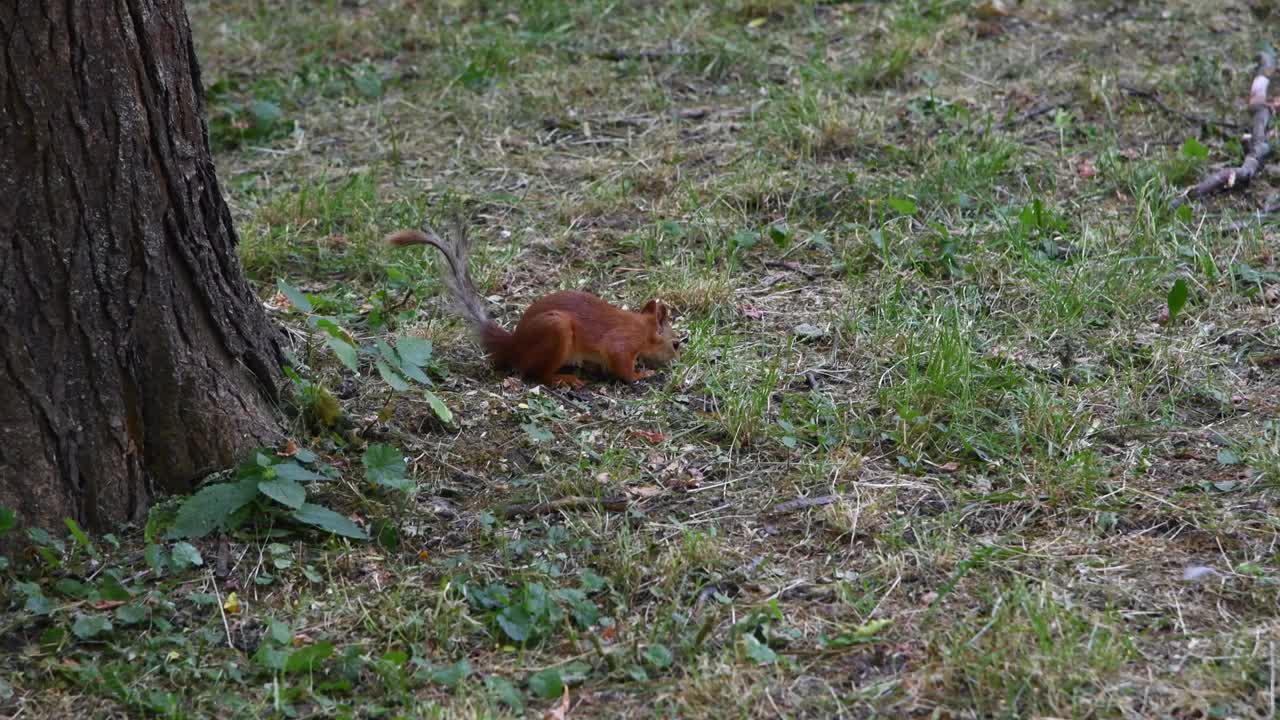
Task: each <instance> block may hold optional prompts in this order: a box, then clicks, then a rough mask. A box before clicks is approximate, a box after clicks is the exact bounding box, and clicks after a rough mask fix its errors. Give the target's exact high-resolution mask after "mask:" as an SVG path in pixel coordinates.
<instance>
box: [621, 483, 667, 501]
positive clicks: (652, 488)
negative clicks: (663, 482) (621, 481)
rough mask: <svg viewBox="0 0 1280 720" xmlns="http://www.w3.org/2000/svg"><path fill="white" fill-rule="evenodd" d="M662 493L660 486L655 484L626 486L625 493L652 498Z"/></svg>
mask: <svg viewBox="0 0 1280 720" xmlns="http://www.w3.org/2000/svg"><path fill="white" fill-rule="evenodd" d="M662 493H663V490H662V488H660V487H658V486H656V485H641V486H639V487H629V488H627V494H628V495H630V496H631V497H636V498H652V497H658V496H659V495H661V494H662Z"/></svg>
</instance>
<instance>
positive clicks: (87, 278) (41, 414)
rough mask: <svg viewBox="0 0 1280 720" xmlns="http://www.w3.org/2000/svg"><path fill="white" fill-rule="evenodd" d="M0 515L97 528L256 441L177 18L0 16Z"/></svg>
mask: <svg viewBox="0 0 1280 720" xmlns="http://www.w3.org/2000/svg"><path fill="white" fill-rule="evenodd" d="M0 45H3V49H0V361H2V363H3V364H0V506H7V507H10V508H13V509H15V510H17V511H18V514H19V515H20V517H21V518H22V519H23V520H24V522H25V523H28V524H34V525H44V526H52V525H54V524H57V523H60V522H61V520H62V518H63V517H73V518H75V519H76V520H77V521H79V522H80V523H81V524H82V525H84V526H86V527H89V528H93V529H98V530H102V529H107V528H110V527H113V526H116V525H118V524H119V523H121V522H123V521H128V520H134V521H137V520H140V519H142V518H143V517H144V516H145V512H146V509H147V507H148V505H149V502H150V500H151V498H152V497H154V496H155V495H156V494H157V493H159V492H179V491H185V490H189V489H190V488H191V486H192V482H193V481H194V480H196V479H197V478H200V477H201V476H203V475H204V474H206V473H208V472H210V471H211V470H215V469H217V468H220V467H225V466H227V465H229V464H231V463H233V462H234V461H235V460H236V459H237V456H238V455H239V454H240V453H242V452H243V451H244V450H246V449H247V448H248V447H250V446H253V445H255V444H258V443H264V442H271V441H273V440H274V439H276V437H277V433H278V428H277V424H276V420H275V415H274V411H273V402H272V401H273V400H274V399H275V396H276V393H277V391H278V388H279V383H280V363H281V359H282V356H281V351H280V344H279V339H278V336H277V335H276V331H275V329H274V328H273V326H272V325H271V324H270V322H269V321H268V320H267V318H266V314H265V313H264V312H263V309H262V304H261V303H260V302H259V301H258V299H257V297H256V296H255V295H254V293H253V291H252V289H251V288H250V287H249V286H248V284H247V283H246V282H245V280H244V276H243V274H242V272H241V268H240V262H239V259H238V258H237V256H236V251H235V247H236V243H237V238H236V235H235V232H234V230H233V229H232V227H231V215H230V212H229V211H228V209H227V206H226V203H225V202H223V199H222V194H221V192H220V190H219V188H218V181H217V178H216V177H215V175H214V170H213V162H212V160H211V158H210V154H209V141H208V131H207V128H206V126H205V121H204V102H203V95H202V93H203V89H202V87H201V84H200V71H199V68H198V67H197V65H196V57H195V51H194V49H193V47H192V43H191V28H190V25H189V24H188V22H187V14H186V9H185V7H184V6H183V2H182V0H77V1H76V2H53V1H52V0H0Z"/></svg>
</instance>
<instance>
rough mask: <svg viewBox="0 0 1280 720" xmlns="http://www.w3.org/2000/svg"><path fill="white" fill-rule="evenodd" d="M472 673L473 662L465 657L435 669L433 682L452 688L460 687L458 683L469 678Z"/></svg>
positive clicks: (432, 677)
mask: <svg viewBox="0 0 1280 720" xmlns="http://www.w3.org/2000/svg"><path fill="white" fill-rule="evenodd" d="M470 674H471V663H469V662H467V661H466V659H465V658H464V659H462V660H459V661H458V662H456V663H453V664H452V665H445V666H444V667H441V668H436V669H435V670H433V671H432V672H431V682H433V683H436V684H438V685H444V686H445V687H447V688H450V689H452V688H456V687H458V683H461V682H462V681H463V680H465V679H467V676H468V675H470Z"/></svg>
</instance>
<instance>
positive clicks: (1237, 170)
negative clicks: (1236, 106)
mask: <svg viewBox="0 0 1280 720" xmlns="http://www.w3.org/2000/svg"><path fill="white" fill-rule="evenodd" d="M1275 67H1276V59H1275V56H1274V55H1272V54H1271V52H1269V51H1264V52H1261V53H1258V73H1257V75H1255V76H1254V78H1253V84H1252V85H1250V87H1249V109H1250V110H1252V111H1253V132H1252V134H1251V135H1250V137H1249V152H1248V154H1246V155H1245V156H1244V162H1243V163H1242V164H1241V165H1240V166H1239V167H1233V168H1223V169H1221V170H1219V171H1217V172H1215V173H1213V174H1212V175H1210V176H1209V177H1207V178H1205V179H1204V180H1201V181H1200V184H1199V185H1196V186H1195V187H1193V188H1191V190H1189V191H1188V192H1187V195H1186V197H1203V196H1205V195H1208V194H1210V193H1214V192H1218V191H1220V190H1233V189H1235V188H1237V187H1242V186H1244V185H1247V184H1249V181H1250V180H1252V179H1253V176H1254V175H1257V174H1258V171H1259V170H1261V169H1262V163H1263V162H1264V161H1266V159H1267V155H1269V154H1270V153H1271V145H1270V144H1269V143H1268V142H1267V126H1268V125H1269V124H1270V123H1271V106H1270V105H1268V104H1267V89H1268V87H1269V86H1270V84H1271V73H1272V72H1274V71H1275ZM1182 202H1183V200H1182V198H1179V199H1177V200H1175V201H1174V203H1173V204H1174V205H1175V206H1177V205H1180V204H1181V203H1182Z"/></svg>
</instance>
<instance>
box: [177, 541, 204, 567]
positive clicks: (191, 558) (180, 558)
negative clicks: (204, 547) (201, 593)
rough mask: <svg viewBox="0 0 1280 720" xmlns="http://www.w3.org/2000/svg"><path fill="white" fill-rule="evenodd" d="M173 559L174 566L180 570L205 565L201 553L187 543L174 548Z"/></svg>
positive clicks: (178, 544) (181, 543)
mask: <svg viewBox="0 0 1280 720" xmlns="http://www.w3.org/2000/svg"><path fill="white" fill-rule="evenodd" d="M172 558H173V566H174V567H175V568H177V569H178V570H185V569H187V568H189V567H196V566H199V565H203V564H204V558H203V557H201V556H200V551H199V550H197V549H196V548H195V546H194V545H192V544H191V543H187V542H180V543H177V544H176V545H174V546H173V552H172Z"/></svg>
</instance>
